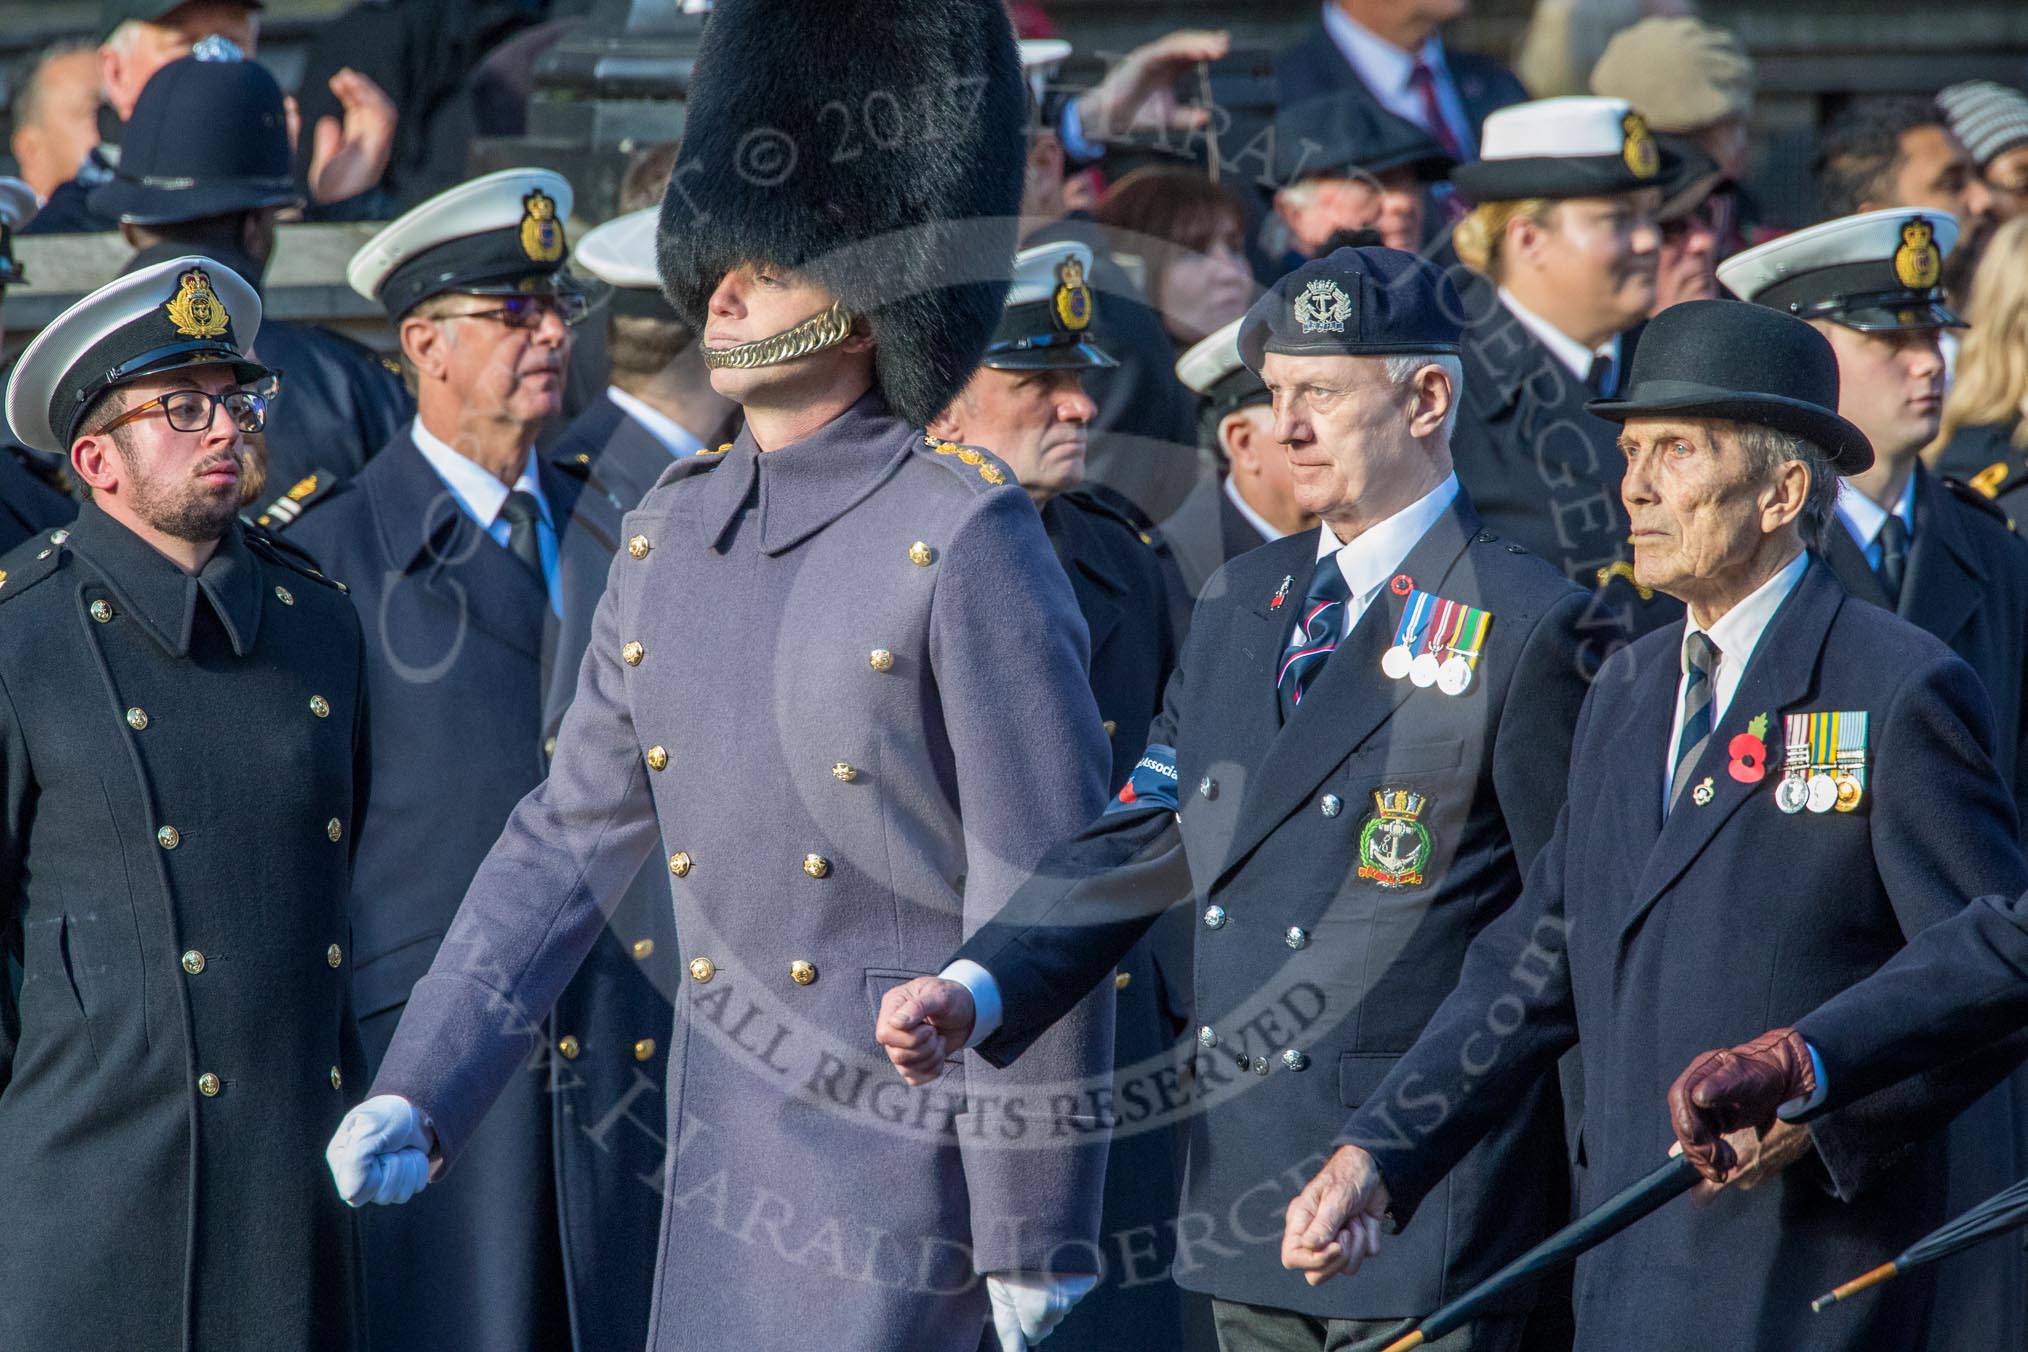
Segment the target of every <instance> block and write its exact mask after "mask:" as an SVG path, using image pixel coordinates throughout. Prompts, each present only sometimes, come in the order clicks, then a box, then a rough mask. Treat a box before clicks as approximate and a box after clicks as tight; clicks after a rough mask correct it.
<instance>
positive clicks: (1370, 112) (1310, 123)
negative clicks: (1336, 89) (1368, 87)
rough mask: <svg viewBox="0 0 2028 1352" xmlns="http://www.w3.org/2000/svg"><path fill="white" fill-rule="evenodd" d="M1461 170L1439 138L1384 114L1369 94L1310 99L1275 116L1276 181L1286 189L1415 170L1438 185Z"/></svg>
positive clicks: (1418, 175) (1347, 94) (1423, 178)
mask: <svg viewBox="0 0 2028 1352" xmlns="http://www.w3.org/2000/svg"><path fill="white" fill-rule="evenodd" d="M1456 164H1457V159H1456V158H1455V157H1454V156H1452V155H1450V154H1448V153H1446V152H1445V150H1444V148H1443V147H1442V146H1441V145H1438V144H1437V141H1436V138H1435V137H1433V136H1431V135H1430V134H1429V133H1428V132H1426V131H1424V130H1423V129H1422V128H1421V127H1418V126H1416V125H1415V124H1414V123H1413V122H1409V121H1407V120H1405V119H1403V118H1399V117H1396V116H1395V115H1394V114H1392V113H1390V112H1388V111H1386V110H1385V109H1383V108H1381V107H1380V106H1379V105H1378V104H1376V103H1375V102H1374V101H1373V99H1372V98H1371V96H1369V95H1368V94H1366V93H1365V92H1364V91H1363V90H1362V91H1360V92H1357V93H1338V94H1326V95H1324V96H1323V97H1321V98H1314V99H1305V100H1303V101H1302V102H1301V103H1297V104H1293V105H1291V106H1289V107H1286V108H1283V109H1281V110H1280V111H1279V112H1277V113H1276V114H1275V159H1274V180H1275V183H1276V184H1277V185H1278V186H1281V187H1287V186H1288V185H1289V184H1291V183H1297V182H1300V181H1302V180H1303V179H1306V178H1350V177H1352V176H1354V175H1357V174H1372V175H1375V176H1378V175H1380V174H1384V173H1387V172H1388V171H1389V170H1391V169H1412V170H1414V171H1415V176H1416V177H1417V178H1419V179H1421V180H1422V181H1423V182H1425V183H1433V182H1435V181H1436V180H1438V179H1440V178H1443V177H1444V176H1445V175H1446V174H1448V173H1450V172H1451V169H1452V167H1453V166H1455V165H1456Z"/></svg>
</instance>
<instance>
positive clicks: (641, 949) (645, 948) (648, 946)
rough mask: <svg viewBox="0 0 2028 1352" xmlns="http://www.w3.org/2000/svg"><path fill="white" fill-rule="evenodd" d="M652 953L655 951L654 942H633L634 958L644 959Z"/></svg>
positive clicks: (637, 940) (647, 940) (640, 940)
mask: <svg viewBox="0 0 2028 1352" xmlns="http://www.w3.org/2000/svg"><path fill="white" fill-rule="evenodd" d="M654 951H655V941H654V940H653V939H636V940H634V956H635V957H636V958H645V957H647V956H648V955H649V954H650V953H653V952H654Z"/></svg>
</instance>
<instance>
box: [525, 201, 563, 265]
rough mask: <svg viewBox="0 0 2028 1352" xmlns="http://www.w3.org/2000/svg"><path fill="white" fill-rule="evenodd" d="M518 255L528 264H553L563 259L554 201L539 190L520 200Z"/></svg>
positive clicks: (561, 238)
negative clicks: (525, 255)
mask: <svg viewBox="0 0 2028 1352" xmlns="http://www.w3.org/2000/svg"><path fill="white" fill-rule="evenodd" d="M521 252H522V253H525V254H527V255H528V259H529V261H530V262H532V263H554V262H556V261H557V260H558V259H559V258H562V257H563V222H562V221H559V220H557V219H556V199H555V198H553V197H551V196H550V195H549V194H548V193H546V192H544V191H543V190H542V189H540V188H537V189H535V191H533V192H531V193H529V194H528V196H526V197H524V198H522V199H521Z"/></svg>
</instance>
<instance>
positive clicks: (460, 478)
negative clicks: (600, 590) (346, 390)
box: [409, 415, 563, 616]
mask: <svg viewBox="0 0 2028 1352" xmlns="http://www.w3.org/2000/svg"><path fill="white" fill-rule="evenodd" d="M409 435H410V436H412V437H414V438H415V446H416V449H417V450H419V451H421V452H422V456H423V459H425V460H427V461H429V462H430V468H431V469H433V470H435V471H436V472H437V477H438V478H439V479H442V480H443V481H444V487H445V488H447V489H449V490H450V493H451V498H452V500H453V501H455V502H456V503H457V504H458V506H459V507H460V508H461V509H462V510H463V511H464V513H465V515H466V516H468V517H470V518H472V520H473V521H474V522H475V523H476V524H477V525H478V527H479V529H480V530H483V531H485V532H486V534H487V535H489V536H491V537H492V538H493V540H494V541H495V542H496V543H498V544H499V546H500V547H501V548H502V549H505V548H506V547H507V541H508V539H509V537H510V536H511V535H512V533H513V529H514V528H513V527H512V526H511V525H510V524H508V522H507V521H506V520H505V519H504V518H503V517H502V516H501V515H500V509H501V508H502V507H505V506H506V505H507V495H508V494H509V493H510V492H520V493H526V494H527V495H528V496H529V497H531V498H534V499H535V507H536V511H537V513H538V517H539V519H538V520H537V522H536V525H535V539H536V544H537V547H538V548H539V549H540V551H541V553H542V584H543V587H544V588H545V589H546V590H547V591H548V592H549V609H550V611H551V612H552V613H553V614H556V615H559V616H560V615H562V614H563V598H562V597H561V596H560V595H559V594H558V593H557V588H556V519H555V517H553V516H552V515H551V514H550V511H549V499H548V498H547V497H545V496H543V492H542V479H541V477H540V476H539V475H537V474H536V472H535V455H534V452H533V451H531V452H530V453H529V456H528V463H527V464H525V465H523V466H522V467H521V477H520V478H518V479H516V480H515V481H514V487H513V488H511V489H510V488H508V487H507V485H505V484H503V483H501V482H500V480H499V479H498V478H497V477H495V476H494V475H493V473H492V472H491V471H489V470H487V469H485V468H483V467H482V466H480V465H478V464H477V463H475V462H474V461H471V460H468V459H466V458H465V457H464V456H462V455H459V454H458V453H457V452H456V451H454V450H452V449H451V447H450V445H449V444H448V443H446V442H445V441H444V440H443V438H441V437H439V436H437V435H436V434H435V433H433V432H431V431H430V430H429V428H427V427H424V426H423V422H422V417H421V415H417V417H416V420H415V422H414V424H413V425H412V426H411V427H410V428H409Z"/></svg>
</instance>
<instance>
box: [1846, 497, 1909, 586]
mask: <svg viewBox="0 0 2028 1352" xmlns="http://www.w3.org/2000/svg"><path fill="white" fill-rule="evenodd" d="M1894 514H1895V515H1896V516H1898V517H1900V518H1901V524H1902V525H1903V526H1904V527H1905V528H1906V529H1907V531H1908V538H1909V540H1910V541H1913V540H1914V539H1915V475H1913V474H1910V475H1909V476H1908V484H1907V486H1906V487H1905V488H1903V489H1902V490H1901V501H1899V502H1897V503H1895V504H1894ZM1838 519H1839V520H1840V521H1842V522H1844V523H1845V529H1846V530H1849V531H1851V532H1852V539H1853V541H1854V542H1855V543H1856V544H1857V545H1858V546H1859V552H1860V553H1862V554H1864V555H1865V556H1866V566H1867V567H1868V568H1872V569H1876V570H1877V569H1878V568H1879V567H1880V528H1881V527H1882V526H1884V525H1886V524H1887V509H1886V508H1885V507H1882V506H1881V505H1880V504H1879V503H1877V502H1875V501H1874V500H1873V499H1871V498H1869V497H1867V496H1866V495H1865V494H1864V493H1861V492H1859V491H1858V490H1857V489H1855V488H1849V487H1843V486H1841V487H1840V488H1839V489H1838Z"/></svg>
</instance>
